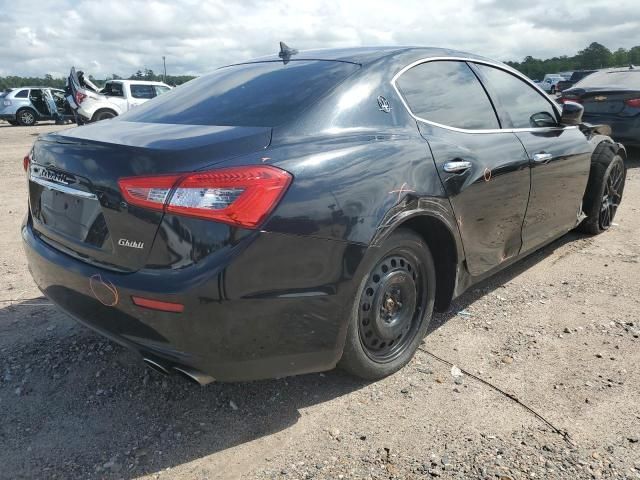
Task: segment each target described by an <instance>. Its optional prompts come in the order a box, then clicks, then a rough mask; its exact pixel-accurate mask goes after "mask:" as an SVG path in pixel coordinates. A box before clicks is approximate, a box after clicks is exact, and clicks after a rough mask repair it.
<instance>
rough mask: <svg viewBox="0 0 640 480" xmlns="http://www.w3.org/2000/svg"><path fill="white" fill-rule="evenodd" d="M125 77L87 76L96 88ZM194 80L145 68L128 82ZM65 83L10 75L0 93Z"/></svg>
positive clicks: (3, 80) (2, 81)
mask: <svg viewBox="0 0 640 480" xmlns="http://www.w3.org/2000/svg"><path fill="white" fill-rule="evenodd" d="M124 78H125V77H121V76H120V75H117V74H115V73H114V74H112V75H111V77H110V78H105V79H97V78H94V77H93V76H92V75H89V80H91V81H92V82H93V83H95V84H96V85H97V86H99V87H101V86H103V85H104V83H105V82H106V81H107V80H122V79H124ZM194 78H196V77H195V76H193V75H167V77H166V79H163V75H161V74H156V73H154V71H153V70H151V69H148V68H145V69H143V70H138V71H137V72H135V73H134V74H132V75H130V76H129V77H128V78H127V79H128V80H149V81H154V82H162V81H164V82H165V83H167V84H169V85H172V86H175V85H181V84H183V83H185V82H188V81H189V80H192V79H194ZM66 83H67V78H66V77H58V78H54V77H53V76H52V75H50V74H46V75H45V76H44V77H21V76H18V75H11V76H7V77H0V91H3V90H4V89H6V88H16V87H28V86H38V87H52V88H64V87H65V85H66Z"/></svg>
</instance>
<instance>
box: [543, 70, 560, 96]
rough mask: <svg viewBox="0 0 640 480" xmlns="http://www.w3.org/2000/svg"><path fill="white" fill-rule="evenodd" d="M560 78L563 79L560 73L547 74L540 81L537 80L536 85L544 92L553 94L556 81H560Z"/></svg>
mask: <svg viewBox="0 0 640 480" xmlns="http://www.w3.org/2000/svg"><path fill="white" fill-rule="evenodd" d="M562 80H564V77H563V76H562V75H554V74H547V75H545V76H544V79H542V81H541V82H538V86H539V87H540V88H541V89H543V90H544V91H545V92H547V93H551V94H554V93H556V86H557V85H558V82H561V81H562Z"/></svg>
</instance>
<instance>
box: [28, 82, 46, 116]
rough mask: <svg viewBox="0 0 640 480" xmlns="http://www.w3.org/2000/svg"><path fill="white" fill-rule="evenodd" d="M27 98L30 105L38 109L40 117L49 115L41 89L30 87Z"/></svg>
mask: <svg viewBox="0 0 640 480" xmlns="http://www.w3.org/2000/svg"><path fill="white" fill-rule="evenodd" d="M29 100H31V105H33V106H34V107H35V109H36V110H37V111H38V115H39V116H40V117H41V118H48V117H50V116H51V115H50V114H49V109H48V108H47V104H46V103H45V99H44V95H43V93H42V90H41V89H39V88H32V89H31V90H30V91H29Z"/></svg>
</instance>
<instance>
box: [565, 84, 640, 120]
mask: <svg viewBox="0 0 640 480" xmlns="http://www.w3.org/2000/svg"><path fill="white" fill-rule="evenodd" d="M638 97H640V92H638V91H637V90H627V89H621V88H618V89H614V88H600V89H589V90H585V89H581V88H573V89H571V90H567V91H565V92H564V94H563V100H575V101H578V102H580V103H582V105H583V107H584V112H585V114H590V115H612V114H613V115H616V114H620V113H622V112H623V111H624V110H625V108H626V104H625V101H627V100H631V99H636V98H638Z"/></svg>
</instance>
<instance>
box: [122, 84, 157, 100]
mask: <svg viewBox="0 0 640 480" xmlns="http://www.w3.org/2000/svg"><path fill="white" fill-rule="evenodd" d="M129 87H130V88H131V96H132V97H133V98H153V97H155V96H156V91H155V89H154V88H153V85H129Z"/></svg>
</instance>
